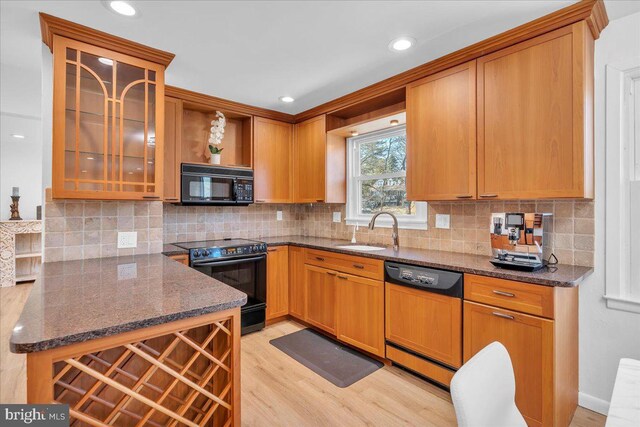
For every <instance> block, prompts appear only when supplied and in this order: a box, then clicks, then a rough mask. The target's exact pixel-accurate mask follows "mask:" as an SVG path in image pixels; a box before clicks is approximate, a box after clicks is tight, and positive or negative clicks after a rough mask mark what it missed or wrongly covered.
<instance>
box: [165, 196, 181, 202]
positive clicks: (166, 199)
mask: <svg viewBox="0 0 640 427" xmlns="http://www.w3.org/2000/svg"><path fill="white" fill-rule="evenodd" d="M164 201H165V202H179V201H180V199H178V198H177V197H165V199H164Z"/></svg>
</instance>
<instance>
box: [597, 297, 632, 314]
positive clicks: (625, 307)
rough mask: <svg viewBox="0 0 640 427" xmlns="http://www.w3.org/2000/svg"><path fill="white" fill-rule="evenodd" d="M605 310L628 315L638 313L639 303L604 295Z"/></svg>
mask: <svg viewBox="0 0 640 427" xmlns="http://www.w3.org/2000/svg"><path fill="white" fill-rule="evenodd" d="M604 299H606V300H607V308H610V309H613V310H621V311H628V312H630V313H640V301H638V300H633V299H630V298H623V297H619V296H610V295H605V296H604Z"/></svg>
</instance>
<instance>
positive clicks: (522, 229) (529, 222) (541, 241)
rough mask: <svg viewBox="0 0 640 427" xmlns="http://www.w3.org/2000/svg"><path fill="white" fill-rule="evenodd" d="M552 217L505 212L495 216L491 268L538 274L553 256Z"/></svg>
mask: <svg viewBox="0 0 640 427" xmlns="http://www.w3.org/2000/svg"><path fill="white" fill-rule="evenodd" d="M551 219H552V214H548V213H522V212H502V213H493V214H491V226H490V227H491V251H492V253H493V259H492V260H491V264H493V265H495V266H496V267H500V268H507V269H511V270H520V271H536V270H539V269H541V268H542V267H544V266H545V264H546V262H547V260H548V259H549V257H550V256H551V247H552V242H551V238H552V233H551V231H552V229H551V227H552V226H553V223H552V221H551Z"/></svg>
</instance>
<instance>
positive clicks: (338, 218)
mask: <svg viewBox="0 0 640 427" xmlns="http://www.w3.org/2000/svg"><path fill="white" fill-rule="evenodd" d="M333 222H342V212H334V213H333Z"/></svg>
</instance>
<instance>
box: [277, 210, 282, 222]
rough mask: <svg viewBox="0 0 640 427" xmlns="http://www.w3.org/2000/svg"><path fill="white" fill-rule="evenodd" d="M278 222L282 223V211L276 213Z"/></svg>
mask: <svg viewBox="0 0 640 427" xmlns="http://www.w3.org/2000/svg"><path fill="white" fill-rule="evenodd" d="M276 221H282V211H276Z"/></svg>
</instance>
